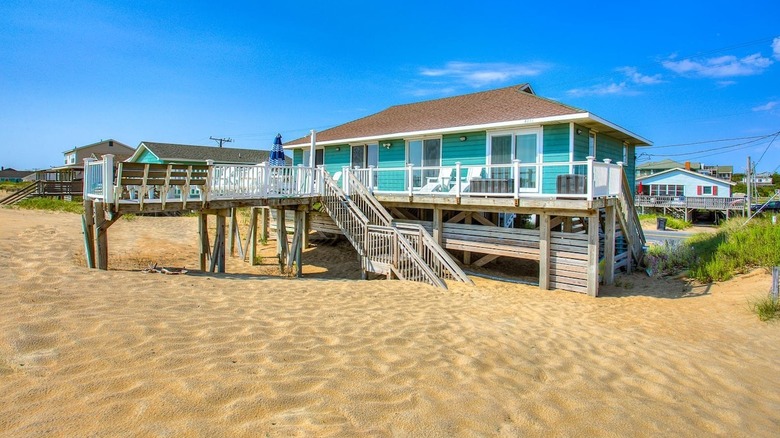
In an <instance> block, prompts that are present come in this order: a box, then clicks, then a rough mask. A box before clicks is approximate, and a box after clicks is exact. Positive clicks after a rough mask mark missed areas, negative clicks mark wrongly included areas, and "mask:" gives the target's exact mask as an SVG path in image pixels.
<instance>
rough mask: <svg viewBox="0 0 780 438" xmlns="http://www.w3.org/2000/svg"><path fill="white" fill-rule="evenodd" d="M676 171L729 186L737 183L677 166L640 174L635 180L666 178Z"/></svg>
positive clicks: (644, 180)
mask: <svg viewBox="0 0 780 438" xmlns="http://www.w3.org/2000/svg"><path fill="white" fill-rule="evenodd" d="M677 172H680V173H683V174H687V175H691V176H693V177H696V178H701V179H706V180H709V181H713V182H717V183H720V184H726V185H730V186H735V185H737V183H735V182H731V181H726V180H725V179H720V178H717V177H714V176H709V175H704V174H702V173H699V172H693V171H690V170H685V169H681V168H679V167H677V168H674V169H669V170H664V171H663V172H658V173H654V174H652V175H645V176H641V177H639V178H637V179H636V181H637V182H640V181H642V182H647V181H650V180H656V179H659V178H661V179H663V178H666V177H668V176H670V175H671V174H673V173H677Z"/></svg>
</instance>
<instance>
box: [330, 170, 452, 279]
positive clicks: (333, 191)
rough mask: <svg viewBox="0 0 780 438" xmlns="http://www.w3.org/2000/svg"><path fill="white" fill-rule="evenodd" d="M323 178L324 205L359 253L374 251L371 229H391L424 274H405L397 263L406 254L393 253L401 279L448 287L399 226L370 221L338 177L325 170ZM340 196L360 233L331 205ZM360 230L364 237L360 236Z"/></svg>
mask: <svg viewBox="0 0 780 438" xmlns="http://www.w3.org/2000/svg"><path fill="white" fill-rule="evenodd" d="M323 180H324V182H325V184H323V186H324V187H323V190H324V195H323V198H324V201H325V202H323V205H324V206H325V209H326V210H327V211H328V214H329V215H330V216H331V218H332V219H333V221H334V222H336V225H338V226H339V228H340V229H341V230H342V232H343V233H344V235H345V236H347V239H348V240H349V241H350V243H352V246H354V247H355V249H356V250H357V251H358V254H359V255H360V256H361V257H362V258H365V257H367V255H368V254H370V253H371V247H370V246H369V245H370V241H369V231H370V230H376V231H382V232H385V233H389V234H391V235H392V236H393V241H394V243H395V244H396V245H397V247H398V248H399V249H402V250H403V253H404V256H405V257H406V258H408V259H409V260H411V262H412V265H413V266H412V267H413V268H414V269H415V270H417V271H419V272H420V273H421V274H422V277H421V278H413V279H412V278H406V276H405V275H404V274H403V270H402V269H399V266H397V264H398V263H399V260H401V259H404V257H401V256H398V257H393V259H397V260H391V262H392V263H390V266H391V270H392V271H393V273H394V274H395V275H396V277H398V278H401V279H407V280H413V281H420V280H422V281H424V282H426V283H429V284H432V285H434V286H438V287H442V288H445V289H446V288H447V285H446V284H445V283H444V281H443V280H442V279H441V278H439V277H438V276H437V275H436V274H435V273H434V272H433V271H432V270H431V269H430V267H429V266H427V265H426V263H425V262H424V261H423V260H422V258H420V256H419V254H417V251H415V250H414V248H412V247H411V244H410V243H409V242H407V241H406V239H405V238H404V237H403V236H402V235H401V233H400V232H399V231H398V229H397V228H395V227H393V226H383V225H374V224H370V221H369V220H368V217H366V215H365V214H363V212H362V211H361V209H360V208H359V207H358V206H357V205H356V204H355V203H354V202H353V201H352V199H350V197H349V196H347V195H346V194H345V193H344V192H343V191H342V190H341V188H340V187H339V186H338V184H337V183H336V181H334V180H333V178H332V177H331V176H330V175H329V174H328V173H327V172H323ZM334 198H335V199H337V200H338V202H339V204H340V205H341V206H342V207H343V209H344V210H345V211H346V214H347V215H349V217H350V218H351V220H352V221H354V222H356V223H357V228H358V230H359V232H358V233H355V232H354V231H353V230H352V229H351V228H350V227H349V226H348V224H347V223H346V222H345V221H344V220H343V219H342V218H341V217H340V215H339V214H338V212H337V211H335V208H337V207H336V206H335V205H330V202H331V201H330V200H331V199H334ZM357 234H359V235H360V236H361V237H358V235H357Z"/></svg>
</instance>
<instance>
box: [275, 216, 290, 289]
mask: <svg viewBox="0 0 780 438" xmlns="http://www.w3.org/2000/svg"><path fill="white" fill-rule="evenodd" d="M276 248H277V253H278V255H279V271H280V272H281V273H282V274H284V266H285V264H286V262H287V252H288V247H287V224H286V221H285V212H284V207H282V208H277V209H276Z"/></svg>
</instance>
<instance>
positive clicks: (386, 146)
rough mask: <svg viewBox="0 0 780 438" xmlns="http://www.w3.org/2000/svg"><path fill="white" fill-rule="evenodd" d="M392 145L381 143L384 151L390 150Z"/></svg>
mask: <svg viewBox="0 0 780 438" xmlns="http://www.w3.org/2000/svg"><path fill="white" fill-rule="evenodd" d="M392 145H393V144H392V143H382V147H384V148H385V149H390V147H391V146H392Z"/></svg>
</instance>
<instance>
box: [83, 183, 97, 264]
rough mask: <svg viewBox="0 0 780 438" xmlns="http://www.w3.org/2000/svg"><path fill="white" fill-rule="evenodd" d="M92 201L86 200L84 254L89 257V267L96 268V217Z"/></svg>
mask: <svg viewBox="0 0 780 438" xmlns="http://www.w3.org/2000/svg"><path fill="white" fill-rule="evenodd" d="M94 213H95V211H94V206H93V202H92V200H91V199H88V198H84V216H83V222H82V229H83V231H84V253H85V255H86V257H87V267H88V268H89V269H94V268H95V216H94Z"/></svg>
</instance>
